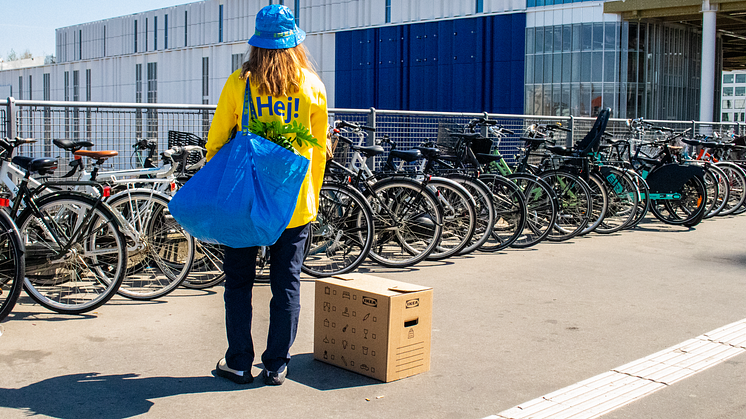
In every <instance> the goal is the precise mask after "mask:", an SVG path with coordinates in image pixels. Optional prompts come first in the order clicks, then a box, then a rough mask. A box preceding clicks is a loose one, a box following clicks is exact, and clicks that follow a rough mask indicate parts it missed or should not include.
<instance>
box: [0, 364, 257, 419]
mask: <svg viewBox="0 0 746 419" xmlns="http://www.w3.org/2000/svg"><path fill="white" fill-rule="evenodd" d="M245 388H246V387H241V386H238V385H236V384H233V383H231V382H229V381H226V380H222V379H216V378H214V377H209V376H208V377H147V378H138V375H137V374H121V375H99V374H98V373H95V372H92V373H81V374H71V375H63V376H60V377H54V378H48V379H46V380H43V381H40V382H38V383H34V384H30V385H28V386H25V387H22V388H19V389H6V388H0V406H2V407H8V408H13V409H23V410H27V411H28V413H29V414H30V415H46V416H51V417H56V418H112V419H117V418H129V417H132V416H137V415H142V414H145V413H148V411H149V410H150V408H151V407H152V406H153V402H151V401H150V399H156V398H160V397H168V396H174V395H177V394H190V393H210V392H217V391H236V390H243V389H245Z"/></svg>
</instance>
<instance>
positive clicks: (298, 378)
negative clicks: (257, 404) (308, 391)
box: [259, 353, 381, 391]
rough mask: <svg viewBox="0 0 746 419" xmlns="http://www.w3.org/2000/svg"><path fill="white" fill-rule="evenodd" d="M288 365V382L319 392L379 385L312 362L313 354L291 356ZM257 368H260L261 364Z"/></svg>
mask: <svg viewBox="0 0 746 419" xmlns="http://www.w3.org/2000/svg"><path fill="white" fill-rule="evenodd" d="M288 365H289V369H288V377H287V379H288V380H291V381H295V382H297V383H300V384H303V385H305V386H308V387H311V388H315V389H316V390H321V391H325V390H339V389H342V388H351V387H362V386H369V385H373V384H380V383H381V382H380V381H378V380H374V379H372V378H368V377H365V376H363V375H360V374H355V373H354V372H350V371H347V370H345V369H342V368H338V367H335V366H333V365H329V364H325V363H323V362H321V361H317V360H314V359H313V354H310V353H309V354H298V355H293V358H292V360H291V361H290V364H288ZM259 367H260V368H262V366H261V364H260V365H259Z"/></svg>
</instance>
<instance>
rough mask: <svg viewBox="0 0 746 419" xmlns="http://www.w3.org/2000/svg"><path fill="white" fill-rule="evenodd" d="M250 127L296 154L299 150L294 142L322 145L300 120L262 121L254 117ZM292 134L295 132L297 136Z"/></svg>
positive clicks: (253, 131)
mask: <svg viewBox="0 0 746 419" xmlns="http://www.w3.org/2000/svg"><path fill="white" fill-rule="evenodd" d="M248 128H249V131H250V132H252V133H254V134H256V135H258V136H260V137H264V138H266V139H268V140H269V141H272V142H273V143H275V144H277V145H279V146H280V147H283V148H286V149H288V150H290V151H292V152H293V153H295V154H298V152H297V151H296V150H295V148H293V142H295V143H296V144H298V145H299V146H301V147H303V146H306V145H310V146H313V147H321V144H319V141H318V140H317V139H316V138H314V137H313V135H311V131H310V130H309V129H308V128H306V127H305V126H303V125H301V124H299V123H298V121H293V122H291V123H289V124H283V123H282V122H280V121H272V122H262V121H260V120H258V119H252V120H251V121H250V122H249V127H248ZM290 134H295V137H293V136H292V135H290Z"/></svg>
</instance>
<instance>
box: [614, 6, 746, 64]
mask: <svg viewBox="0 0 746 419" xmlns="http://www.w3.org/2000/svg"><path fill="white" fill-rule="evenodd" d="M710 5H712V6H716V7H717V31H718V34H719V35H720V36H721V38H722V40H723V70H726V71H727V70H738V69H744V68H746V1H744V0H710ZM604 12H605V13H617V14H620V15H621V16H622V19H624V20H655V21H659V22H678V23H681V24H683V25H687V26H694V27H697V28H700V29H701V28H702V1H701V0H656V1H651V0H625V1H610V2H606V3H604Z"/></svg>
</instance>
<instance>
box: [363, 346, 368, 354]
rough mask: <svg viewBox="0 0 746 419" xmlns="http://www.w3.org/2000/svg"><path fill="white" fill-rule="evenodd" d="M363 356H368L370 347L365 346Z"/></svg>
mask: <svg viewBox="0 0 746 419" xmlns="http://www.w3.org/2000/svg"><path fill="white" fill-rule="evenodd" d="M363 355H368V347H367V346H363Z"/></svg>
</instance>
